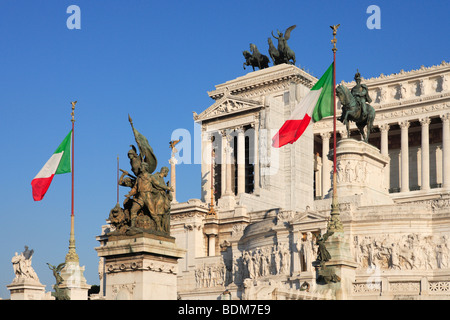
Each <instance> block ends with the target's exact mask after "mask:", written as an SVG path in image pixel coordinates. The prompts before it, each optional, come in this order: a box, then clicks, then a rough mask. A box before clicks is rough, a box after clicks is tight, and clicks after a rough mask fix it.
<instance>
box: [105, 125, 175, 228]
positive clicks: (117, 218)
mask: <svg viewBox="0 0 450 320" xmlns="http://www.w3.org/2000/svg"><path fill="white" fill-rule="evenodd" d="M129 121H130V124H131V127H132V129H133V133H134V137H135V140H136V143H137V145H138V148H139V151H140V154H138V152H137V149H136V147H135V146H134V145H131V150H130V151H128V158H129V159H130V165H131V171H132V172H133V174H131V173H129V172H127V171H125V170H121V171H122V175H121V177H120V179H119V181H118V184H119V185H120V186H125V187H129V188H131V190H130V192H129V193H128V194H127V195H126V196H125V197H126V199H125V201H124V202H123V208H121V207H120V204H119V203H117V204H116V206H115V207H114V208H113V209H112V210H111V211H110V214H109V220H110V222H111V224H112V225H113V226H114V228H115V230H114V231H113V232H112V233H115V234H133V233H138V232H151V233H158V234H162V235H167V236H168V235H169V234H170V213H169V212H170V206H171V201H172V199H173V196H172V193H171V192H172V191H173V189H172V187H170V186H169V184H168V183H167V184H166V182H165V181H164V178H165V177H167V174H168V173H169V168H167V167H162V168H161V171H160V172H156V173H153V172H154V171H155V169H156V166H157V159H156V156H155V155H154V153H153V149H152V147H151V146H150V145H149V143H148V140H147V138H145V137H144V136H143V135H142V134H141V133H139V132H138V131H137V130H136V129H135V128H134V126H133V122H132V120H131V118H130V117H129Z"/></svg>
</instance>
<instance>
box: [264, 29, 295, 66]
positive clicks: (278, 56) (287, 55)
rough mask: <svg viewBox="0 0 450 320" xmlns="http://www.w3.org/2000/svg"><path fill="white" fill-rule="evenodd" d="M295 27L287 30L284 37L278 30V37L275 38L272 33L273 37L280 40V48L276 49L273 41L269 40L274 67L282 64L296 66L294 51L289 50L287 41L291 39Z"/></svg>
mask: <svg viewBox="0 0 450 320" xmlns="http://www.w3.org/2000/svg"><path fill="white" fill-rule="evenodd" d="M295 27H296V25H293V26H290V27H289V28H287V29H286V31H285V32H284V35H283V33H282V32H280V31H279V30H277V35H278V37H277V36H275V35H274V34H273V31H272V37H274V38H275V39H277V40H278V47H277V48H276V49H275V46H274V45H273V43H272V39H270V38H269V54H270V56H271V58H272V60H273V64H274V65H277V64H281V63H287V64H294V65H295V53H294V51H292V50H291V48H289V46H288V43H287V41H288V40H289V38H290V37H291V31H292V30H294V29H295ZM291 60H292V62H291Z"/></svg>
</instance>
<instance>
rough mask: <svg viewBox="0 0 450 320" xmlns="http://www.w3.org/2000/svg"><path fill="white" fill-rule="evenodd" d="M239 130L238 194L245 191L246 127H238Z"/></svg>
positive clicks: (237, 130)
mask: <svg viewBox="0 0 450 320" xmlns="http://www.w3.org/2000/svg"><path fill="white" fill-rule="evenodd" d="M236 132H237V166H238V170H237V171H238V174H237V179H238V182H237V187H238V191H237V194H241V193H245V135H244V128H242V127H240V128H238V129H236Z"/></svg>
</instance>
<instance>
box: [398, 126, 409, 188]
mask: <svg viewBox="0 0 450 320" xmlns="http://www.w3.org/2000/svg"><path fill="white" fill-rule="evenodd" d="M398 124H399V125H400V128H401V153H402V155H401V162H402V163H401V170H402V171H401V187H400V192H408V191H409V146H408V128H409V125H410V123H409V121H408V120H405V121H402V122H399V123H398Z"/></svg>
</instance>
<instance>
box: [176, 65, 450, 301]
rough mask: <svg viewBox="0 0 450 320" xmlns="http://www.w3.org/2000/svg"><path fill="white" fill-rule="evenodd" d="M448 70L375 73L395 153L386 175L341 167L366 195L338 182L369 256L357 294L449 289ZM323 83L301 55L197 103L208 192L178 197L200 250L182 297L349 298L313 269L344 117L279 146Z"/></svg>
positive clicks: (385, 138)
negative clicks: (300, 63)
mask: <svg viewBox="0 0 450 320" xmlns="http://www.w3.org/2000/svg"><path fill="white" fill-rule="evenodd" d="M449 79H450V64H448V63H446V62H443V63H442V64H441V65H438V66H432V67H421V68H420V69H418V70H412V71H408V72H405V71H401V72H399V73H398V74H393V75H388V76H384V75H380V76H379V77H378V78H373V79H363V80H362V82H363V83H365V84H366V85H367V86H368V87H369V92H370V96H371V98H372V100H373V102H372V103H371V105H372V106H373V107H374V108H375V110H376V118H375V123H374V128H375V129H374V132H372V134H371V138H370V144H371V145H373V146H374V147H376V148H374V149H375V152H378V153H379V157H380V159H381V158H382V159H385V160H383V161H386V162H385V163H386V164H385V165H384V167H383V165H382V166H381V167H380V168H381V169H380V170H382V171H379V172H376V173H373V172H372V173H369V172H368V169H367V170H366V169H365V167H364V166H365V165H366V164H365V163H364V161H362V160H361V161H355V162H351V161H348V164H349V165H348V166H347V167H345V168H344V167H343V168H341V170H342V174H341V177H340V180H339V181H338V186H340V188H341V189H340V190H344V189H342V188H346V189H345V190H350V189H348V186H351V192H353V193H352V194H349V193H348V192H347V193H346V192H344V191H339V192H338V196H339V194H340V198H339V199H340V201H339V203H340V212H341V220H342V222H343V225H344V231H345V234H346V236H348V237H349V239H351V243H352V247H351V249H352V255H353V259H354V262H355V266H356V268H355V270H354V278H352V279H351V289H350V290H349V292H348V294H347V296H346V298H347V299H366V298H367V299H402V298H413V299H427V298H430V299H448V298H450V266H449V258H450V256H449V254H450V243H449V242H448V239H449V236H450V207H449V203H450V195H449V191H450V189H449V187H450V161H449V160H448V159H449V157H450V144H449V141H450V140H449V139H450V131H449V130H450V127H449V114H450V85H449V81H450V80H449ZM315 81H317V79H316V78H314V77H312V76H311V75H309V74H308V73H306V72H304V71H303V70H300V69H299V68H297V67H295V66H291V65H278V66H274V67H271V68H268V69H264V70H259V71H255V72H251V73H249V74H247V75H245V76H242V77H239V78H237V79H234V80H231V81H228V82H226V83H223V84H220V85H217V86H216V88H215V90H213V91H211V92H208V94H209V96H210V97H211V98H212V99H214V101H215V102H214V103H213V104H212V105H211V106H210V107H209V108H206V110H204V111H203V112H201V113H199V114H194V120H195V121H197V122H198V123H199V124H201V127H202V135H203V137H202V138H203V139H202V152H203V163H202V179H203V181H202V186H201V187H202V199H197V200H195V199H193V200H189V201H188V202H187V203H176V204H173V206H172V220H171V232H172V235H173V236H174V237H176V239H177V240H176V241H177V244H178V246H180V247H182V248H185V249H187V255H186V257H185V258H184V259H181V260H180V262H179V274H178V293H179V297H180V298H181V299H219V298H220V296H221V294H222V293H223V292H224V291H225V290H226V289H228V291H229V292H231V296H232V299H336V298H338V299H339V297H337V296H336V295H335V294H334V293H333V291H332V290H326V289H325V287H320V286H318V285H317V284H316V283H315V270H314V268H313V266H312V261H314V260H315V254H316V252H315V250H316V249H315V247H316V245H315V241H314V240H313V239H314V237H315V235H316V234H318V233H319V232H321V233H323V232H325V230H326V227H327V219H328V217H329V213H330V205H331V199H330V193H329V192H330V190H331V189H330V188H331V186H332V179H331V175H330V172H331V170H332V162H331V161H330V160H328V159H327V157H324V156H323V155H327V154H328V153H329V152H330V150H331V148H332V147H333V143H332V136H333V135H332V130H333V125H332V118H331V117H330V118H325V119H322V120H321V121H319V122H317V123H315V124H314V125H311V126H310V127H309V128H308V129H307V131H306V132H305V133H304V135H303V136H302V137H301V138H300V139H299V140H298V141H297V142H296V143H295V144H293V145H287V146H285V147H283V148H280V149H274V148H272V147H271V138H272V136H273V135H274V134H275V132H276V131H277V130H278V129H279V127H280V126H281V125H282V124H283V122H284V121H285V120H286V119H287V118H288V117H289V115H290V112H291V111H292V109H293V107H294V106H295V104H296V103H297V102H298V101H300V99H302V97H304V96H305V94H306V93H307V92H308V90H309V89H310V88H311V87H312V85H313V84H314V83H315ZM342 84H343V85H345V86H347V87H348V88H351V87H352V86H353V85H354V83H342ZM339 109H340V105H339V104H338V110H339ZM353 129H354V133H353V131H352V133H351V137H352V138H355V139H356V140H359V135H358V134H357V130H356V127H354V128H353ZM337 131H338V136H337V139H338V141H340V140H341V139H343V138H347V137H346V136H345V135H346V131H345V129H344V126H343V125H342V124H341V123H340V122H338V124H337ZM212 137H213V138H212ZM212 148H214V153H215V155H214V160H213V162H211V149H212ZM338 149H339V148H338ZM342 159H343V160H342V161H344V159H345V157H343V158H342ZM342 163H344V162H342ZM358 165H359V166H360V167H358ZM365 170H366V171H367V172H366V171H365ZM362 173H363V174H364V176H363V175H362ZM211 179H213V180H212V181H211ZM369 180H370V181H369ZM374 183H375V184H376V186H375V187H373V186H374ZM344 185H348V186H347V187H344ZM377 186H378V187H377ZM355 188H356V189H355ZM377 188H378V189H377ZM375 189H377V190H378V191H377V192H378V193H374V192H372V191H373V190H375ZM211 190H213V192H214V197H213V198H211V192H212V191H211ZM355 190H356V192H355ZM211 202H212V203H213V205H214V210H215V212H216V214H215V215H208V211H209V208H210V205H211Z"/></svg>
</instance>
